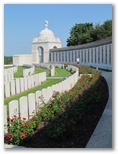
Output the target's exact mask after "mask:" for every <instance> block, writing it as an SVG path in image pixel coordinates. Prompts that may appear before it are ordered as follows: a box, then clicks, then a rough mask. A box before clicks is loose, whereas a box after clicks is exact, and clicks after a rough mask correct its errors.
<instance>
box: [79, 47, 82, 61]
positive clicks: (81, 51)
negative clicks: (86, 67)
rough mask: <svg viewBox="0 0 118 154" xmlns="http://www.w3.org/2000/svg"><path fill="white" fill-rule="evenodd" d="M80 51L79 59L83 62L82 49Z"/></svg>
mask: <svg viewBox="0 0 118 154" xmlns="http://www.w3.org/2000/svg"><path fill="white" fill-rule="evenodd" d="M79 52H80V57H79V61H80V63H81V62H82V55H81V54H82V51H81V50H80V51H79Z"/></svg>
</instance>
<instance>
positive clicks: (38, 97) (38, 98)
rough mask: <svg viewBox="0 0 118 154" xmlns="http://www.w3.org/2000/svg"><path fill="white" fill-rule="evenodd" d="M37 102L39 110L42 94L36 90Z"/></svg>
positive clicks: (37, 109)
mask: <svg viewBox="0 0 118 154" xmlns="http://www.w3.org/2000/svg"><path fill="white" fill-rule="evenodd" d="M35 100H36V101H35V103H36V111H39V108H40V106H41V104H42V103H43V102H42V96H41V91H40V90H39V91H36V93H35Z"/></svg>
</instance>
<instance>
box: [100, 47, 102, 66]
mask: <svg viewBox="0 0 118 154" xmlns="http://www.w3.org/2000/svg"><path fill="white" fill-rule="evenodd" d="M100 64H102V46H100Z"/></svg>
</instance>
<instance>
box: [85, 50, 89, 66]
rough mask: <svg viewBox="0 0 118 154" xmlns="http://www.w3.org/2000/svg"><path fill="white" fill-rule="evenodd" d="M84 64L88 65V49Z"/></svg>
mask: <svg viewBox="0 0 118 154" xmlns="http://www.w3.org/2000/svg"><path fill="white" fill-rule="evenodd" d="M85 52H86V64H87V65H88V49H86V51H85Z"/></svg>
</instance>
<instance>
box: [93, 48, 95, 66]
mask: <svg viewBox="0 0 118 154" xmlns="http://www.w3.org/2000/svg"><path fill="white" fill-rule="evenodd" d="M93 64H95V47H94V48H93Z"/></svg>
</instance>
